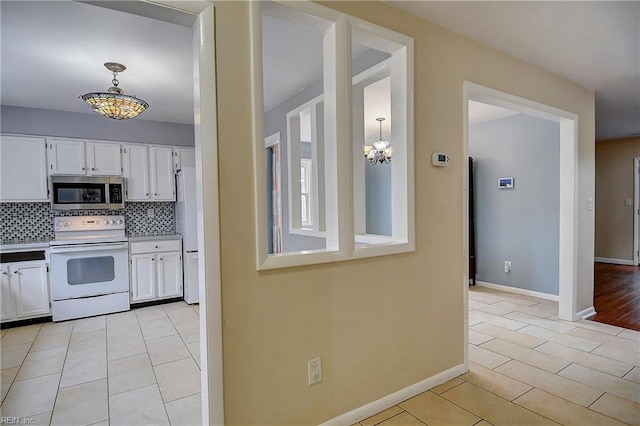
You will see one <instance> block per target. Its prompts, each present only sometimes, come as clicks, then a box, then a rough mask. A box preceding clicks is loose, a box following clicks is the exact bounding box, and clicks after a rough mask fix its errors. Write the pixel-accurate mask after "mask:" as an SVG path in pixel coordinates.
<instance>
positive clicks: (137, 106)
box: [81, 62, 149, 120]
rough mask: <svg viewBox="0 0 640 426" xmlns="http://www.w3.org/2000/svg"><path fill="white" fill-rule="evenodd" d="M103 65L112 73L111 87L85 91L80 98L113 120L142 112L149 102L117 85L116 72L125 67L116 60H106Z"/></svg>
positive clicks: (131, 116) (123, 118) (130, 116)
mask: <svg viewBox="0 0 640 426" xmlns="http://www.w3.org/2000/svg"><path fill="white" fill-rule="evenodd" d="M104 66H105V67H106V68H107V69H108V70H109V71H111V72H112V73H113V80H111V83H113V87H110V88H109V90H108V91H106V92H94V93H86V94H84V95H82V96H81V98H82V100H83V101H85V102H86V103H87V105H89V107H90V108H91V109H93V110H94V111H95V112H97V113H98V114H102V115H104V116H105V117H108V118H113V119H114V120H126V119H129V118H134V117H136V116H138V115H139V114H142V113H143V112H144V111H145V110H146V109H147V108H149V104H148V103H146V102H145V101H143V100H142V99H138V98H136V97H135V96H134V95H125V94H124V92H123V91H122V89H121V88H119V87H118V83H119V81H118V79H117V78H116V77H117V76H118V73H120V72H122V71H124V70H126V69H127V67H125V66H124V65H122V64H118V63H117V62H107V63H105V64H104Z"/></svg>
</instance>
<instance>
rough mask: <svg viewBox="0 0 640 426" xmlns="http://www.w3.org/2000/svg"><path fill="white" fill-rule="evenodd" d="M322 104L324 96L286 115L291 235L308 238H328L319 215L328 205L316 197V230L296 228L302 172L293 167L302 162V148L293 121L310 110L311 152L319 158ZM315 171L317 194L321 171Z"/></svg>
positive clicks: (297, 129) (316, 169) (316, 168)
mask: <svg viewBox="0 0 640 426" xmlns="http://www.w3.org/2000/svg"><path fill="white" fill-rule="evenodd" d="M321 102H324V95H318V96H316V97H315V98H313V99H311V100H310V101H307V102H305V103H304V104H302V105H300V106H298V107H296V108H294V109H292V110H291V111H289V112H288V113H287V115H286V120H287V170H288V173H287V175H288V176H287V179H288V181H287V191H288V195H289V203H288V206H287V210H288V211H289V221H288V222H289V223H288V227H289V234H294V235H302V236H307V237H318V238H326V232H324V231H320V229H319V223H320V217H319V216H318V214H320V213H321V212H326V203H325V204H324V205H322V204H320V203H319V201H318V200H319V197H316V198H315V199H314V200H313V202H314V207H313V210H314V212H315V213H316V216H318V220H316V221H315V222H314V226H313V228H314V229H308V228H303V227H302V224H300V225H299V226H296V225H298V223H297V221H296V220H295V218H298V217H300V203H299V202H298V200H299V197H300V189H299V188H300V187H299V182H300V175H299V173H300V171H299V170H298V169H299V168H298V167H292V164H294V163H295V164H298V163H299V162H300V160H301V157H300V147H299V145H298V144H297V142H298V140H294V138H293V137H292V135H293V134H300V129H299V128H294V127H295V123H296V121H295V120H292V118H294V117H295V116H298V115H299V114H300V113H301V112H302V111H304V110H306V109H309V110H310V111H311V150H312V152H313V158H318V143H317V135H316V130H315V129H314V127H315V125H314V124H315V123H316V114H317V113H316V108H317V107H318V104H319V103H321ZM314 169H315V170H313V173H314V178H313V179H312V182H313V189H314V190H315V192H316V193H319V192H318V180H319V177H318V172H319V169H318V167H315V168H314ZM325 197H326V196H325ZM325 214H326V213H325Z"/></svg>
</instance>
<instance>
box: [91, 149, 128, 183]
mask: <svg viewBox="0 0 640 426" xmlns="http://www.w3.org/2000/svg"><path fill="white" fill-rule="evenodd" d="M86 151H87V174H88V175H92V176H122V160H121V155H120V154H121V153H120V144H116V143H109V142H87V145H86Z"/></svg>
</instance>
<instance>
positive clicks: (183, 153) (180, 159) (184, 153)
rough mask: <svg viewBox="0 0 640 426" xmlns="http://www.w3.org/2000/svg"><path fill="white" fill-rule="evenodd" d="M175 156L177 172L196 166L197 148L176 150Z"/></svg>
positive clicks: (174, 151)
mask: <svg viewBox="0 0 640 426" xmlns="http://www.w3.org/2000/svg"><path fill="white" fill-rule="evenodd" d="M173 155H174V158H175V163H176V171H178V170H180V169H181V168H183V167H187V166H191V167H195V166H196V150H195V148H175V149H174V150H173Z"/></svg>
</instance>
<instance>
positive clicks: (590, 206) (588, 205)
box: [587, 197, 593, 212]
mask: <svg viewBox="0 0 640 426" xmlns="http://www.w3.org/2000/svg"><path fill="white" fill-rule="evenodd" d="M587 210H589V211H590V212H592V211H593V198H592V197H589V198H588V200H587Z"/></svg>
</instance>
